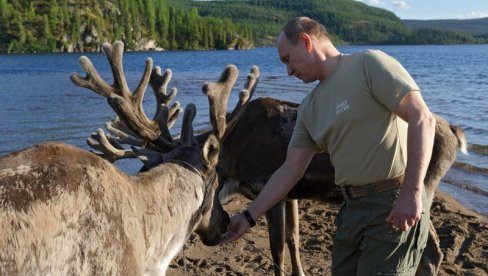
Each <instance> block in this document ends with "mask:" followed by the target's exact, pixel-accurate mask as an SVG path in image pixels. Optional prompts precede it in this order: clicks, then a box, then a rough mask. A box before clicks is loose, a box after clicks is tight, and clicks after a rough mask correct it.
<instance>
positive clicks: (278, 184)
mask: <svg viewBox="0 0 488 276" xmlns="http://www.w3.org/2000/svg"><path fill="white" fill-rule="evenodd" d="M315 153H316V149H313V148H289V149H288V151H287V154H286V160H285V162H284V163H283V165H281V167H280V168H279V169H277V170H276V171H275V172H274V173H273V175H272V176H271V178H270V179H269V180H268V182H267V183H266V185H264V188H263V190H262V191H261V192H260V193H259V195H258V197H257V198H256V199H255V200H254V201H253V202H252V203H251V205H250V206H249V208H248V209H247V210H248V211H249V213H250V214H251V216H252V217H253V219H254V220H257V218H259V217H260V216H261V215H263V214H264V213H265V212H266V211H268V210H269V209H271V208H272V207H273V206H274V205H276V203H278V202H279V201H281V200H283V198H285V196H286V195H287V194H288V192H289V191H290V190H291V188H292V187H293V186H295V184H296V183H297V182H298V181H299V180H300V179H301V178H302V177H303V174H304V173H305V170H306V169H307V167H308V165H309V164H310V161H311V160H312V158H313V156H314V154H315ZM249 227H250V225H249V223H248V221H247V219H246V218H245V217H244V215H243V214H236V215H234V216H232V217H231V219H230V223H229V229H228V231H227V234H226V236H225V237H224V239H223V240H222V243H228V242H231V241H234V240H236V239H238V238H239V237H241V236H242V235H243V234H244V233H245V232H246V231H247V230H248V229H249Z"/></svg>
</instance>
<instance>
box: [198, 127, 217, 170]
mask: <svg viewBox="0 0 488 276" xmlns="http://www.w3.org/2000/svg"><path fill="white" fill-rule="evenodd" d="M219 152H220V145H219V140H217V138H216V137H215V136H214V135H209V136H208V138H207V139H206V140H205V143H204V144H203V149H202V155H203V156H202V157H203V163H204V165H205V166H207V167H209V168H213V167H215V166H217V163H218V162H219Z"/></svg>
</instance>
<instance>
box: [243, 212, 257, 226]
mask: <svg viewBox="0 0 488 276" xmlns="http://www.w3.org/2000/svg"><path fill="white" fill-rule="evenodd" d="M242 214H243V215H244V217H245V218H246V220H247V222H249V226H250V227H254V226H256V221H255V220H254V219H253V218H252V216H251V213H249V211H248V210H247V209H246V210H244V212H242Z"/></svg>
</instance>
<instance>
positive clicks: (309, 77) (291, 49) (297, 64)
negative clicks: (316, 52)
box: [277, 33, 317, 83]
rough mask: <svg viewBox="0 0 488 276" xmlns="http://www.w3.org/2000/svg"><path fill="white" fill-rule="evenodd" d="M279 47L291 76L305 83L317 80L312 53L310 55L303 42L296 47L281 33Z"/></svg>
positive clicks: (280, 54) (281, 57) (282, 60)
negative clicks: (311, 60)
mask: <svg viewBox="0 0 488 276" xmlns="http://www.w3.org/2000/svg"><path fill="white" fill-rule="evenodd" d="M277 46H278V54H279V56H280V59H281V62H283V64H285V65H286V70H287V73H288V75H289V76H295V77H297V78H299V79H301V80H302V81H303V82H305V83H307V82H313V81H315V80H317V78H315V77H314V75H313V71H312V70H313V68H312V66H311V65H312V63H311V62H310V59H311V53H309V51H308V50H307V47H306V45H305V43H304V42H303V41H302V40H299V42H298V43H297V44H296V45H294V44H292V43H291V42H290V41H289V40H288V39H287V38H286V36H285V34H284V33H281V34H280V36H279V38H278V42H277Z"/></svg>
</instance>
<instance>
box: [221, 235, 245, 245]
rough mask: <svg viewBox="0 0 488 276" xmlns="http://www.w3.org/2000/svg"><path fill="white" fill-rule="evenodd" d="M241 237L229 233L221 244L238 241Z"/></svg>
mask: <svg viewBox="0 0 488 276" xmlns="http://www.w3.org/2000/svg"><path fill="white" fill-rule="evenodd" d="M239 237H240V235H239V234H237V233H235V232H227V233H226V234H225V235H224V236H223V237H222V240H221V241H220V244H224V243H229V242H233V241H235V240H237V239H238V238H239Z"/></svg>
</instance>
